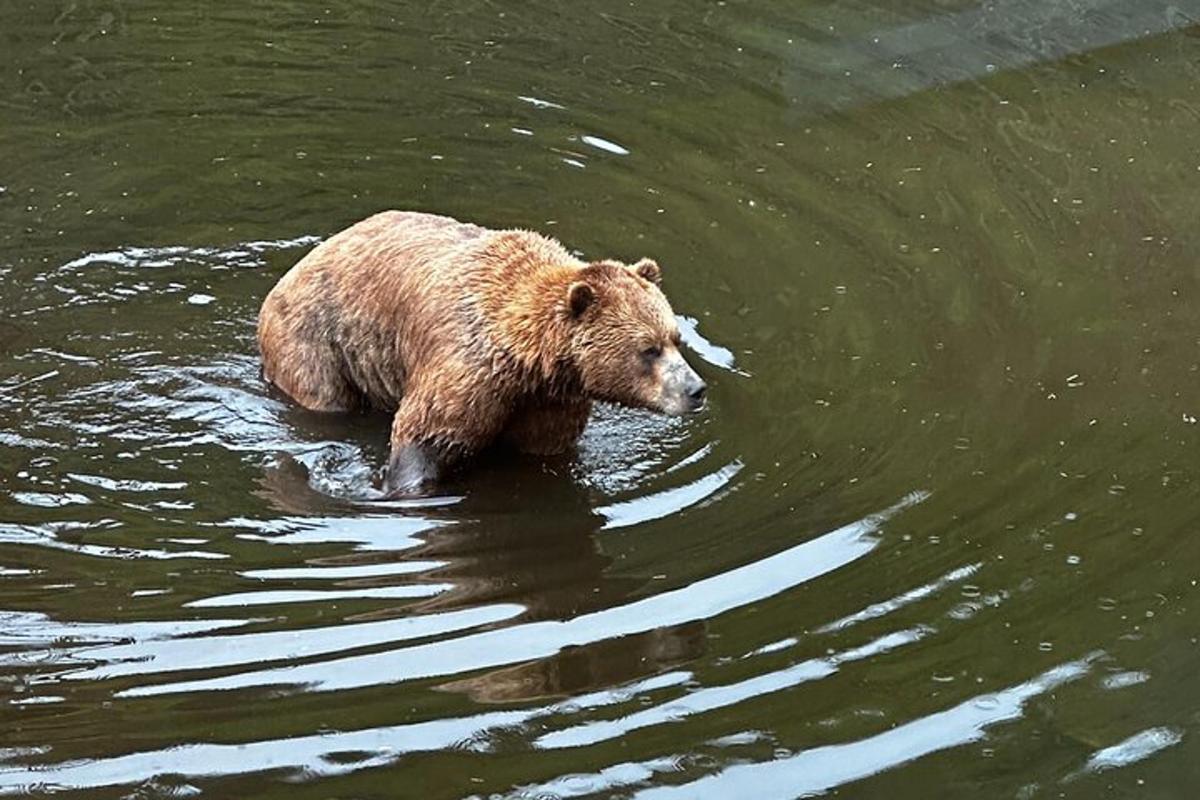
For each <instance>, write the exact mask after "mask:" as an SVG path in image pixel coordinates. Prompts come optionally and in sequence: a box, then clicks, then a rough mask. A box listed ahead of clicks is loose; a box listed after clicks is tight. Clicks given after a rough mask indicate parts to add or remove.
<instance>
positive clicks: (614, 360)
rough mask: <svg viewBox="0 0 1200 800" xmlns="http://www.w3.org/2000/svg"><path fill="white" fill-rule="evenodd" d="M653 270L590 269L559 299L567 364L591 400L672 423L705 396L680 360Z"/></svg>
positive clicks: (646, 262) (614, 265) (642, 264)
mask: <svg viewBox="0 0 1200 800" xmlns="http://www.w3.org/2000/svg"><path fill="white" fill-rule="evenodd" d="M661 281H662V273H661V271H660V270H659V267H658V264H656V263H655V262H653V261H651V260H650V259H642V260H641V261H639V262H637V263H636V264H633V265H625V264H621V263H618V262H615V261H599V262H596V263H593V264H588V265H587V266H586V267H584V268H582V269H581V270H579V272H578V274H577V275H575V276H573V280H572V282H571V284H570V286H569V288H568V289H567V297H566V298H565V301H566V303H565V313H566V315H567V317H568V318H569V320H570V325H571V336H570V341H571V357H572V360H573V362H574V364H575V366H576V368H577V369H578V371H579V375H580V378H581V379H582V382H583V390H584V392H585V393H586V394H587V395H588V396H589V397H591V398H593V399H595V400H601V401H607V402H610V403H619V404H621V405H625V406H633V407H635V408H648V409H651V410H654V411H659V412H661V413H664V414H670V415H673V416H677V415H681V414H686V413H688V412H690V411H697V410H699V409H700V408H701V407H702V406H703V405H704V392H705V389H706V388H707V387H706V386H705V384H704V381H703V380H701V378H700V376H699V375H697V374H696V372H695V370H693V369H692V368H691V366H689V365H688V363H687V362H686V361H684V359H683V354H682V353H680V352H679V343H680V339H679V326H678V325H677V324H676V323H675V314H674V313H673V312H672V311H671V305H670V304H669V303H668V302H667V298H666V296H665V295H663V293H662V290H661V289H660V288H659V284H660V283H661Z"/></svg>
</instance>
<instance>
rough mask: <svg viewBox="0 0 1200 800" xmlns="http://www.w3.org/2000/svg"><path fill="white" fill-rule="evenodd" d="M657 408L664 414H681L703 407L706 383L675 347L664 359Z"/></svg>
mask: <svg viewBox="0 0 1200 800" xmlns="http://www.w3.org/2000/svg"><path fill="white" fill-rule="evenodd" d="M664 360H665V361H666V363H665V364H663V370H662V387H661V393H660V395H659V397H660V400H659V408H660V409H661V410H662V412H663V413H664V414H670V415H671V416H682V415H683V414H689V413H691V412H693V411H699V410H700V409H701V408H703V407H704V399H705V394H706V393H707V391H708V384H706V383H705V382H704V379H703V378H701V377H700V376H699V375H697V374H696V370H694V369H692V366H691V364H688V363H687V361H685V360H684V359H683V355H682V354H681V353H680V352H679V351H678V350H675V349H672V350H671V351H670V353H669V354H668V355H667V356H666V358H665V359H664Z"/></svg>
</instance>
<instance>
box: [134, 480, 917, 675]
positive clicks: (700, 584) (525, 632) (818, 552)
mask: <svg viewBox="0 0 1200 800" xmlns="http://www.w3.org/2000/svg"><path fill="white" fill-rule="evenodd" d="M926 496H927V495H926V494H925V493H924V492H914V493H912V494H910V495H908V496H907V497H905V498H904V499H903V500H901V501H900V502H898V503H896V504H895V505H893V506H891V507H890V508H887V509H885V510H883V511H881V512H879V513H878V514H873V515H871V516H869V517H866V518H864V519H862V520H859V521H858V522H853V523H850V524H849V525H845V526H843V527H841V528H838V529H837V530H835V531H831V532H829V533H826V534H824V535H823V536H820V537H818V538H816V539H813V540H811V541H808V542H804V543H803V544H799V545H797V546H795V547H792V548H790V549H788V550H785V551H783V552H781V553H777V554H775V555H773V556H769V557H767V558H764V559H761V560H759V561H755V562H753V563H751V564H747V565H745V566H742V567H738V568H736V569H732V570H729V571H728V572H724V573H722V574H720V575H714V576H712V577H710V578H705V579H703V580H700V581H697V582H696V583H693V584H691V585H689V586H684V587H682V588H679V589H675V590H673V591H669V592H664V593H662V594H658V595H654V596H651V597H647V598H645V599H643V600H638V601H636V602H633V603H629V604H626V605H623V606H616V607H613V608H607V609H604V610H602V611H596V612H593V613H591V614H585V615H583V616H579V617H575V618H573V619H570V620H566V621H542V622H533V623H527V624H524V625H515V626H512V627H509V628H502V629H500V630H494V631H487V632H484V633H479V634H474V635H470V636H463V637H461V638H457V639H450V640H446V641H438V642H430V643H428V644H423V645H418V646H416V647H411V648H407V649H402V650H396V651H391V652H384V653H372V654H369V655H363V656H352V657H348V658H342V659H337V660H334V661H328V662H323V663H318V664H303V665H292V666H286V667H279V668H276V669H266V670H259V671H256V672H250V673H245V674H242V675H230V676H225V677H221V678H212V679H207V680H197V681H185V682H180V683H167V684H158V685H155V684H147V685H142V686H134V687H131V688H129V689H126V690H124V691H122V692H119V693H118V694H117V696H118V697H144V696H149V695H160V694H170V693H177V692H199V691H223V690H229V689H242V688H247V687H252V686H276V685H294V686H303V687H304V688H305V689H306V690H308V691H322V692H325V691H334V690H337V689H350V688H357V687H362V686H374V685H379V684H386V683H399V682H403V681H407V680H415V679H418V678H431V677H439V676H446V675H455V674H459V673H463V672H470V671H473V670H479V669H487V668H492V667H499V666H503V665H506V664H514V663H518V662H521V661H528V660H531V659H536V658H545V657H547V656H551V655H554V654H555V653H558V652H560V651H561V650H562V649H563V648H566V647H571V646H580V645H585V644H589V643H592V642H598V641H602V640H605V639H613V638H616V637H620V636H627V635H630V634H634V633H642V632H645V631H648V630H652V629H655V628H661V627H669V626H672V625H681V624H683V623H686V622H693V621H696V620H705V619H711V618H713V617H716V616H718V615H720V614H723V613H725V612H727V611H730V610H732V609H734V608H739V607H742V606H745V605H748V604H750V603H754V602H758V601H760V600H764V599H766V598H768V597H772V596H774V595H776V594H779V593H780V592H783V591H786V590H788V589H790V588H792V587H794V586H798V585H800V584H802V583H804V582H806V581H809V580H812V579H813V578H816V577H818V576H821V575H825V574H827V573H829V572H832V571H833V570H835V569H838V568H840V567H843V566H845V565H846V564H849V563H851V562H853V561H856V560H858V559H860V558H862V557H863V556H865V555H867V554H868V553H870V552H871V551H872V550H874V549H875V547H876V546H877V545H878V539H877V538H876V537H875V536H874V534H875V533H877V532H878V531H879V528H880V526H881V525H882V524H883V523H884V522H885V521H886V520H888V519H890V518H891V517H892V516H894V515H895V514H897V513H899V512H900V511H902V510H904V509H906V508H908V507H910V506H912V505H915V504H917V503H920V502H921V501H923V500H924V499H925V498H926Z"/></svg>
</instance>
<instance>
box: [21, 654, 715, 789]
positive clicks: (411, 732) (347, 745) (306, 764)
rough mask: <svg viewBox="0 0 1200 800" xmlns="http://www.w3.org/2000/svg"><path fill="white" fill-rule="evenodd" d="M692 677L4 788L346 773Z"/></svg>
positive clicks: (69, 767) (55, 775)
mask: <svg viewBox="0 0 1200 800" xmlns="http://www.w3.org/2000/svg"><path fill="white" fill-rule="evenodd" d="M691 677H692V675H691V673H689V672H671V673H667V674H664V675H658V676H655V677H653V678H648V679H646V680H643V681H638V682H636V683H633V684H630V685H627V686H624V687H621V688H620V689H617V690H612V691H602V692H592V693H589V694H586V695H582V696H579V697H574V698H571V699H569V700H567V701H564V702H561V703H554V704H552V705H548V706H542V707H539V708H534V709H529V710H522V711H497V712H492V713H487V714H477V715H474V716H468V717H456V718H450V719H437V720H430V721H427V722H417V723H409V724H403V725H394V726H389V727H384V728H370V729H366V730H359V731H346V732H338V733H317V734H311V735H308V736H297V737H293V738H289V739H273V740H267V741H259V742H245V743H238V744H211V743H202V744H185V745H179V746H177V747H168V748H164V749H162V750H155V751H149V752H143V753H131V754H129V755H124V756H116V757H113V758H104V759H94V760H80V761H72V762H67V763H63V764H49V765H36V766H21V767H13V768H8V767H6V766H4V765H3V762H2V761H0V794H5V795H21V794H24V793H26V792H27V790H28V789H29V788H30V787H32V786H54V787H56V788H60V789H85V788H95V787H100V786H117V785H121V784H130V783H140V782H143V781H146V780H149V779H151V778H153V777H156V776H159V775H168V774H169V775H182V776H185V777H189V778H199V777H208V778H211V777H219V776H223V775H240V774H246V773H253V772H265V771H268V770H274V769H303V770H304V772H305V774H307V775H339V774H345V773H348V772H354V771H357V770H360V769H367V768H370V767H380V766H385V765H387V764H390V763H392V762H395V761H397V760H399V759H400V758H401V757H403V756H404V755H407V754H412V753H423V752H433V751H438V750H447V749H452V748H457V747H460V746H461V744H462V743H463V742H469V741H475V742H478V741H480V740H482V739H483V738H484V737H485V736H486V735H487V734H489V733H490V732H493V731H496V730H498V729H502V728H511V727H514V726H518V725H522V724H525V723H528V722H530V721H532V720H534V719H537V718H540V717H548V716H552V715H555V714H573V713H579V712H580V711H582V710H586V709H593V708H599V707H602V706H607V705H613V704H616V703H624V702H627V701H629V699H630V698H632V697H636V696H639V695H643V694H646V693H648V692H654V691H658V690H661V689H665V688H669V687H672V686H677V685H679V684H680V683H683V682H684V681H687V680H689V679H690V678H691ZM351 755H352V757H348V756H351Z"/></svg>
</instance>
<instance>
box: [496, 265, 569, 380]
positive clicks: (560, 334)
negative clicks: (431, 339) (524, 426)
mask: <svg viewBox="0 0 1200 800" xmlns="http://www.w3.org/2000/svg"><path fill="white" fill-rule="evenodd" d="M497 266H498V267H500V268H499V269H496V270H495V271H494V272H493V275H492V276H491V277H492V278H493V280H491V281H488V283H489V284H490V285H487V286H485V287H484V292H483V294H484V298H483V299H484V303H483V311H484V314H485V316H486V317H487V319H488V322H489V323H490V324H489V325H488V329H489V331H491V332H492V336H493V340H494V343H495V345H496V346H498V348H499V349H500V350H501V351H502V352H503V354H504V355H505V356H507V358H508V359H509V360H511V361H512V362H513V363H514V364H515V365H516V366H517V367H518V369H519V370H520V371H521V373H522V376H521V377H522V380H523V382H530V383H532V384H536V385H530V386H528V387H527V388H529V389H537V390H539V391H541V392H549V393H551V394H576V393H578V392H579V391H580V389H579V387H578V383H579V376H578V372H577V370H576V369H575V367H574V364H573V361H572V359H571V330H570V324H569V321H568V315H567V308H566V300H567V294H568V290H569V288H570V286H571V282H572V281H573V280H575V279H576V278H577V273H578V270H579V266H578V265H576V264H572V263H570V262H568V263H566V264H561V263H559V264H555V263H546V262H545V261H542V260H540V259H538V258H536V257H528V258H520V257H517V258H514V259H512V260H509V261H508V263H505V264H502V265H497Z"/></svg>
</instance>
